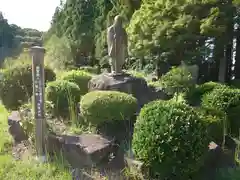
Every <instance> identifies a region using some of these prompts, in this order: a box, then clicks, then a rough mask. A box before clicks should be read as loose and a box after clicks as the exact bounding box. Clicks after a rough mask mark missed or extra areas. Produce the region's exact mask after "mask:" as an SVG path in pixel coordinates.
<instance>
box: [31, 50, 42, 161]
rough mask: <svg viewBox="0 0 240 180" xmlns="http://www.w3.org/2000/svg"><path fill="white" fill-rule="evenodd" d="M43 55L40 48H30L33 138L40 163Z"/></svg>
mask: <svg viewBox="0 0 240 180" xmlns="http://www.w3.org/2000/svg"><path fill="white" fill-rule="evenodd" d="M44 53H45V49H44V48H42V47H38V46H35V47H32V48H31V55H32V80H33V112H34V118H35V126H36V132H35V138H36V150H37V159H38V160H39V161H41V162H44V161H45V160H46V156H45V134H46V131H45V124H46V122H45V113H44V108H45V105H44V89H45V85H44V84H45V80H44Z"/></svg>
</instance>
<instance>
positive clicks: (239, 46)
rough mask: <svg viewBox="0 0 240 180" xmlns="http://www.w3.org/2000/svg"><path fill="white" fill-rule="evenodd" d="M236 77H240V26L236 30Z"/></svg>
mask: <svg viewBox="0 0 240 180" xmlns="http://www.w3.org/2000/svg"><path fill="white" fill-rule="evenodd" d="M235 60H236V61H235V69H234V75H235V79H240V27H239V28H238V29H237V32H236V57H235Z"/></svg>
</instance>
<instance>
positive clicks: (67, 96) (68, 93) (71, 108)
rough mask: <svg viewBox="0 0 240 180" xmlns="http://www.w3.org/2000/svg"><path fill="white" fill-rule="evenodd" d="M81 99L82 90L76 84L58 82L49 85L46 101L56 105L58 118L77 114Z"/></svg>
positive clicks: (55, 110) (54, 110)
mask: <svg viewBox="0 0 240 180" xmlns="http://www.w3.org/2000/svg"><path fill="white" fill-rule="evenodd" d="M79 99H80V88H79V87H78V85H77V84H75V83H72V82H68V81H65V80H57V81H54V82H50V83H48V84H47V88H46V100H47V101H50V102H52V104H53V105H54V108H53V113H54V115H56V116H62V117H69V115H71V114H70V113H76V108H77V103H78V102H79Z"/></svg>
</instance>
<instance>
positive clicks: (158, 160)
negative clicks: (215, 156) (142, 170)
mask: <svg viewBox="0 0 240 180" xmlns="http://www.w3.org/2000/svg"><path fill="white" fill-rule="evenodd" d="M209 142H210V137H209V136H208V135H207V128H206V125H205V123H204V122H203V121H202V119H201V117H200V116H199V115H198V113H197V112H196V111H195V110H194V109H193V108H192V107H189V106H188V105H185V104H182V103H177V102H173V101H153V102H150V103H149V104H147V105H145V106H144V107H143V108H142V109H141V112H140V114H139V116H138V118H137V121H136V123H135V128H134V134H133V150H134V153H135V155H136V157H137V158H138V159H139V160H141V161H142V162H144V164H145V166H147V167H148V168H149V170H150V176H151V177H152V178H153V179H171V180H186V179H191V178H192V176H194V174H195V173H196V172H197V171H198V170H199V168H200V167H201V165H202V163H203V161H204V156H205V153H206V152H207V151H208V148H207V147H208V144H209Z"/></svg>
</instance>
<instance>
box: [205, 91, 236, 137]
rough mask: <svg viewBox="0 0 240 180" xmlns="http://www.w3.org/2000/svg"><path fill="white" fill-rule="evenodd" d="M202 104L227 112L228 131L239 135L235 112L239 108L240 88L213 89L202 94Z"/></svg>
mask: <svg viewBox="0 0 240 180" xmlns="http://www.w3.org/2000/svg"><path fill="white" fill-rule="evenodd" d="M202 106H203V107H206V108H215V109H217V110H220V111H223V112H225V113H226V114H227V118H228V123H229V127H230V131H231V133H232V134H233V135H235V136H238V135H239V128H240V122H239V119H238V115H237V112H239V110H240V90H239V89H231V88H229V87H225V88H220V89H218V88H217V89H214V90H213V91H212V92H211V93H208V94H206V95H204V96H203V99H202Z"/></svg>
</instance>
